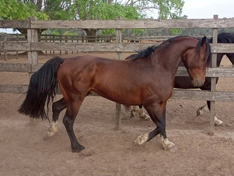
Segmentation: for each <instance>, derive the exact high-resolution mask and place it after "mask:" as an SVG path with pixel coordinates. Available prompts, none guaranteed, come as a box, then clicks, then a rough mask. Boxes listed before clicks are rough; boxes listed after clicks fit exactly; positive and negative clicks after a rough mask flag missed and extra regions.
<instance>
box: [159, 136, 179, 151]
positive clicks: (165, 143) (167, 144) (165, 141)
mask: <svg viewBox="0 0 234 176" xmlns="http://www.w3.org/2000/svg"><path fill="white" fill-rule="evenodd" d="M160 138H161V142H162V146H163V148H164V149H165V150H168V149H169V150H170V148H172V147H174V146H175V144H174V143H173V142H171V141H169V140H168V139H167V138H165V139H164V137H163V136H160Z"/></svg>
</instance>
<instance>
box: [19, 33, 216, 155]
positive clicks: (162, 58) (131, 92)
mask: <svg viewBox="0 0 234 176" xmlns="http://www.w3.org/2000/svg"><path fill="white" fill-rule="evenodd" d="M210 55H211V52H210V45H209V43H208V41H207V39H206V37H203V38H201V39H197V38H193V37H189V36H180V37H175V38H172V39H169V40H167V41H165V42H163V43H162V44H161V45H159V46H157V47H156V46H151V47H149V48H147V49H146V50H143V51H141V52H139V53H138V54H135V55H131V56H129V57H128V59H127V60H112V59H105V58H99V57H93V56H79V57H73V58H66V59H65V58H60V57H55V58H53V59H51V60H49V61H47V62H46V63H45V64H44V65H43V66H42V67H41V68H40V69H39V70H38V71H37V72H35V73H34V74H33V75H32V77H31V79H30V83H29V88H28V92H27V95H26V99H25V100H24V102H23V103H22V105H21V107H20V108H19V112H20V113H23V114H25V115H29V116H30V117H32V118H42V119H48V116H47V113H46V111H45V104H46V102H47V107H48V104H49V102H50V101H51V100H53V98H54V96H55V94H56V87H57V85H59V88H60V90H61V92H62V94H63V98H62V99H61V100H59V101H57V102H55V103H53V105H52V111H53V123H52V126H51V128H50V129H49V135H54V133H55V132H56V130H57V128H56V124H57V120H58V117H59V113H60V112H61V111H62V110H63V109H65V108H66V109H67V110H66V113H65V116H64V118H63V123H64V125H65V128H66V130H67V133H68V136H69V138H70V141H71V148H72V151H73V152H79V151H81V150H83V149H84V147H83V146H82V145H81V144H80V143H79V142H78V141H77V138H76V136H75V133H74V130H73V124H74V121H75V118H76V116H77V113H78V111H79V108H80V106H81V103H82V102H83V100H84V98H85V97H86V96H87V95H88V94H89V93H90V92H91V91H93V92H96V93H97V94H98V95H100V96H103V97H105V98H107V99H109V100H112V101H115V102H117V103H120V104H124V105H127V106H130V105H138V106H144V107H145V109H146V110H147V112H148V113H149V115H150V117H151V119H152V121H153V122H154V123H155V125H156V126H157V127H156V128H155V130H153V131H152V132H150V133H147V134H144V135H141V136H139V137H138V138H137V139H136V140H135V143H136V144H139V145H140V144H143V143H145V142H147V141H149V140H151V139H152V138H153V137H155V136H156V135H158V134H160V135H161V139H162V145H163V146H164V148H165V149H170V150H174V149H175V148H176V147H175V145H174V144H173V143H172V142H170V141H169V140H168V139H167V135H166V123H165V111H166V103H167V100H168V99H169V98H170V96H171V94H172V90H173V83H174V78H175V74H176V72H177V69H178V66H179V64H180V63H181V61H182V62H183V63H184V65H185V67H186V68H187V71H188V73H189V75H190V77H191V82H192V84H193V85H194V86H202V85H203V84H204V82H205V74H206V67H207V66H208V65H209V63H210V58H211V57H210Z"/></svg>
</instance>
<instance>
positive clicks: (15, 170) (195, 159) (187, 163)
mask: <svg viewBox="0 0 234 176" xmlns="http://www.w3.org/2000/svg"><path fill="white" fill-rule="evenodd" d="M96 55H101V56H105V57H112V58H114V57H115V56H113V55H108V54H103V53H99V54H96ZM47 58H50V57H46V56H40V62H44V61H45V60H46V59H47ZM0 62H6V61H2V60H1V61H0ZM8 62H14V63H16V62H27V59H26V57H24V56H20V59H18V60H16V59H10V60H9V61H8ZM222 65H224V66H229V62H228V61H227V60H226V59H225V60H224V61H223V62H222ZM28 79H29V78H28V74H27V73H5V72H1V73H0V82H1V84H4V83H5V84H7V83H8V84H9V83H12V84H28ZM233 85H234V79H230V78H222V79H220V81H219V83H218V85H217V89H219V90H226V91H234V86H233ZM23 98H24V96H22V95H19V94H4V93H2V94H0V101H1V103H0V175H3V176H26V175H28V176H67V175H71V176H146V175H150V176H156V175H157V176H161V175H164V176H167V175H168V176H171V175H173V176H174V175H176V176H203V175H204V176H208V175H212V176H221V175H223V176H232V175H234V128H233V126H234V118H233V113H234V109H233V105H234V102H217V103H216V113H217V116H218V118H220V119H221V120H223V121H224V123H225V124H226V126H224V127H215V135H214V136H209V135H208V134H207V132H208V131H209V112H207V113H205V114H204V115H202V116H201V117H196V110H197V108H198V107H200V106H202V105H204V103H205V102H204V101H189V100H169V102H168V105H167V114H166V115H167V135H168V138H169V139H170V140H171V141H172V142H174V143H175V144H176V145H177V147H178V151H177V152H175V153H172V152H169V151H165V150H164V149H163V148H162V146H161V144H160V141H159V137H156V138H154V139H153V140H151V141H150V142H148V143H146V144H144V145H143V146H135V145H133V140H134V139H135V138H136V137H137V136H138V135H140V134H144V133H148V132H150V131H152V130H153V129H154V128H155V126H154V124H153V123H152V122H151V121H144V120H141V119H139V118H129V115H130V113H129V112H127V111H125V110H122V112H121V117H122V126H121V130H120V131H116V130H115V121H114V119H115V103H114V102H111V101H109V100H106V99H104V98H102V97H91V96H90V97H87V98H86V99H85V101H84V103H83V104H82V107H81V109H80V112H79V114H78V116H77V119H76V121H75V125H74V129H75V133H76V135H77V138H78V140H79V141H80V143H81V144H82V145H84V146H85V147H86V149H85V150H84V151H82V152H81V153H72V152H71V149H70V141H69V139H68V136H67V133H66V131H65V128H64V126H63V124H62V116H63V114H64V112H62V113H61V117H60V119H59V122H60V125H59V131H58V133H57V134H56V135H55V136H54V137H52V138H50V139H48V140H43V137H44V136H45V134H46V131H47V129H48V127H49V123H48V121H41V120H38V121H35V122H30V120H29V117H27V116H24V115H21V114H19V113H18V112H17V109H18V107H19V105H20V104H21V103H22V101H23ZM57 98H59V96H58V97H57Z"/></svg>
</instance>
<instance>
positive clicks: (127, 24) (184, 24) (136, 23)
mask: <svg viewBox="0 0 234 176" xmlns="http://www.w3.org/2000/svg"><path fill="white" fill-rule="evenodd" d="M0 27H1V26H0ZM31 27H32V28H34V29H53V28H74V29H77V28H78V29H87V28H89V29H96V28H97V27H98V29H137V28H138V29H139V28H143V29H144V28H151V29H152V28H233V27H234V19H218V20H213V19H189V20H188V19H178V20H170V19H169V20H74V21H68V20H66V21H65V20H47V21H42V20H37V21H32V24H31Z"/></svg>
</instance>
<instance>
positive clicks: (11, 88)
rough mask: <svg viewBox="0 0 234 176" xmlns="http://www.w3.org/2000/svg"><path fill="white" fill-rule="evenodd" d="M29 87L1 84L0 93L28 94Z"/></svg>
mask: <svg viewBox="0 0 234 176" xmlns="http://www.w3.org/2000/svg"><path fill="white" fill-rule="evenodd" d="M27 90H28V85H17V84H4V85H1V84H0V93H17V94H23V93H25V92H27Z"/></svg>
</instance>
